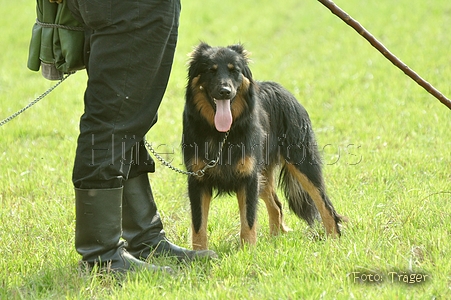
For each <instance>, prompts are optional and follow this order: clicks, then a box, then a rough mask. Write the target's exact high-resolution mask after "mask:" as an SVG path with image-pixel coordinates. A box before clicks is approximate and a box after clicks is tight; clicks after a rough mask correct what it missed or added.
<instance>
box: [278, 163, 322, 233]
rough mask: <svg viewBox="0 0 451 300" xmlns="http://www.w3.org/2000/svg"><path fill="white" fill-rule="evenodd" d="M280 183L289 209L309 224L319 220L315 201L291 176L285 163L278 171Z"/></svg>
mask: <svg viewBox="0 0 451 300" xmlns="http://www.w3.org/2000/svg"><path fill="white" fill-rule="evenodd" d="M280 185H281V187H282V189H283V191H284V193H285V198H286V199H287V201H288V205H289V207H290V209H291V210H292V211H293V212H294V213H295V214H296V215H297V216H298V217H299V218H302V219H304V220H305V221H306V222H307V223H308V224H309V225H313V223H314V222H315V220H316V221H321V218H320V215H319V212H318V210H317V209H316V206H315V203H314V202H313V200H312V198H311V197H310V196H309V194H308V193H307V192H306V191H305V190H304V189H303V188H302V185H301V183H300V182H299V181H298V180H297V179H296V178H295V177H294V176H293V174H292V173H290V171H289V170H288V167H287V166H286V165H285V166H283V167H282V169H281V171H280Z"/></svg>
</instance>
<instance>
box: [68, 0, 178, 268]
mask: <svg viewBox="0 0 451 300" xmlns="http://www.w3.org/2000/svg"><path fill="white" fill-rule="evenodd" d="M71 1H72V2H70V4H71V8H72V10H73V11H75V15H78V16H79V17H80V18H82V19H83V21H84V23H85V24H86V25H87V26H88V27H89V28H91V29H92V32H91V35H90V37H89V55H88V56H87V57H88V58H89V61H88V62H87V70H88V75H89V79H88V86H87V89H86V92H85V97H84V104H85V111H84V114H83V116H82V117H81V120H80V135H79V138H78V142H77V150H76V157H75V162H74V169H73V183H74V187H75V198H76V204H77V205H76V215H77V219H76V240H75V245H76V250H77V251H78V252H79V253H80V254H81V255H82V257H83V258H82V259H83V261H84V262H86V263H88V264H90V265H92V264H95V263H101V266H102V267H103V268H104V267H107V266H109V267H110V268H111V267H112V268H113V269H114V268H116V269H120V270H123V269H129V268H130V267H131V266H132V265H135V264H139V263H141V264H144V263H143V262H140V261H139V260H136V259H135V258H134V257H133V256H131V255H130V254H129V253H128V252H127V251H126V249H125V243H123V242H120V236H121V233H122V228H121V225H122V224H121V222H122V208H121V206H122V186H123V183H124V181H125V180H126V179H127V178H128V176H129V173H130V169H131V168H132V165H134V164H136V163H138V162H137V161H136V157H134V156H133V151H132V149H134V148H136V147H135V146H136V145H137V144H138V143H139V142H140V141H142V140H143V138H144V135H145V134H146V133H147V131H148V130H149V129H150V127H151V126H152V124H153V123H154V119H155V118H156V114H157V110H158V107H159V105H160V102H161V99H162V98H163V94H164V92H165V89H166V85H167V81H168V76H169V72H170V67H171V64H172V56H173V53H174V50H175V43H176V34H177V31H176V28H177V26H178V17H179V10H180V4H179V2H178V0H174V1H171V0H161V1H152V0H147V1H128V0H121V1H111V0H110V1H108V0H105V1H98V2H91V1H77V0H71ZM174 35H175V36H174ZM171 53H172V54H171ZM164 56H165V57H170V58H171V59H170V60H169V59H166V60H165V61H163V57H164ZM163 65H165V68H166V69H167V71H166V72H163V73H161V72H160V71H161V69H160V68H161V66H163ZM153 167H154V166H153V165H147V164H145V163H144V162H143V164H142V165H140V166H139V170H140V172H149V171H152V170H153ZM113 191H115V192H113ZM119 191H120V192H119ZM105 220H108V222H105V224H104V221H105ZM106 224H108V226H106ZM113 224H114V225H113ZM129 261H132V263H126V262H129ZM145 265H147V264H145Z"/></svg>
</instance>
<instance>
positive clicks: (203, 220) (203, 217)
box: [188, 184, 212, 250]
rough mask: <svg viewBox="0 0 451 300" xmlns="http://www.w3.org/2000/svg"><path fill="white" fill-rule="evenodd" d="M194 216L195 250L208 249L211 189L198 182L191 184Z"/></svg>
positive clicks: (193, 237) (190, 190) (190, 194)
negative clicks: (200, 186)
mask: <svg viewBox="0 0 451 300" xmlns="http://www.w3.org/2000/svg"><path fill="white" fill-rule="evenodd" d="M188 189H189V196H190V202H191V218H192V241H191V242H192V245H193V250H206V249H208V237H207V224H208V212H209V211H210V202H211V197H212V193H211V190H207V189H204V188H199V186H197V185H196V184H190V185H189V188H188Z"/></svg>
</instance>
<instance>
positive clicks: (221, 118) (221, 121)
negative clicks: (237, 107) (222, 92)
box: [213, 99, 232, 132]
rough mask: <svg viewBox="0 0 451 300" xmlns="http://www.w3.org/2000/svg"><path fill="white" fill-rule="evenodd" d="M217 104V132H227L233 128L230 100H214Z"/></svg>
mask: <svg viewBox="0 0 451 300" xmlns="http://www.w3.org/2000/svg"><path fill="white" fill-rule="evenodd" d="M213 100H214V101H215V103H216V113H215V127H216V130H217V131H220V132H227V131H229V130H230V127H231V126H232V111H231V110H230V101H231V100H230V99H226V100H218V99H213Z"/></svg>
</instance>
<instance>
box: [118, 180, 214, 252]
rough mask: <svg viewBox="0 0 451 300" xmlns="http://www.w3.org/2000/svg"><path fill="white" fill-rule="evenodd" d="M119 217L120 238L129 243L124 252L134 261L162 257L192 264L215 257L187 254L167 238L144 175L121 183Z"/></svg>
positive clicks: (185, 250) (186, 250)
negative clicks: (121, 211)
mask: <svg viewBox="0 0 451 300" xmlns="http://www.w3.org/2000/svg"><path fill="white" fill-rule="evenodd" d="M122 217H123V219H122V227H123V233H122V237H123V238H124V239H125V240H126V241H127V243H128V246H127V250H128V251H129V253H130V254H131V255H133V256H134V257H136V258H143V259H147V257H149V256H150V255H152V256H155V257H158V256H161V255H164V256H169V257H175V258H177V259H178V260H179V261H183V260H184V261H191V260H195V259H199V258H207V259H208V258H217V257H218V255H217V254H216V253H215V252H214V251H212V250H202V251H194V250H188V249H185V248H182V247H179V246H177V245H175V244H173V243H171V242H170V241H169V240H168V239H167V238H166V234H165V232H164V230H163V224H162V222H161V218H160V215H159V213H158V211H157V206H156V204H155V201H154V198H153V195H152V190H151V187H150V183H149V178H148V176H147V173H145V174H142V175H139V176H137V177H134V178H129V179H128V180H127V181H125V182H124V196H123V215H122Z"/></svg>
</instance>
